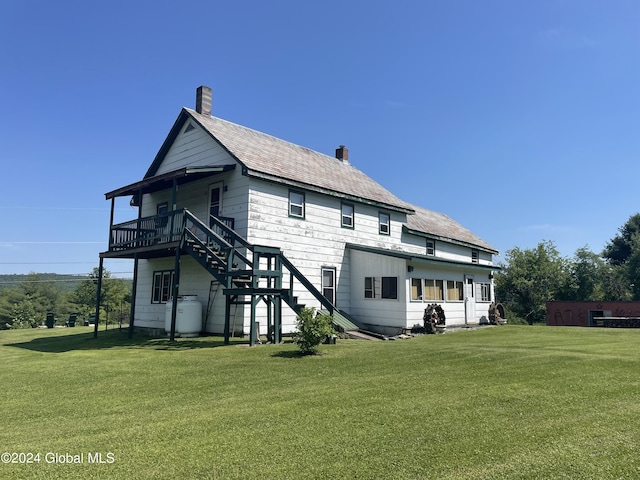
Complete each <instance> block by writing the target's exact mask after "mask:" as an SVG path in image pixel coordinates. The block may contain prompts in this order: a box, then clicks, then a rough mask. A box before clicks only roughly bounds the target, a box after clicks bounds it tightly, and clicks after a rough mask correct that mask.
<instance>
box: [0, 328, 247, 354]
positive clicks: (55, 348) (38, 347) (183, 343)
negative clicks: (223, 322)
mask: <svg viewBox="0 0 640 480" xmlns="http://www.w3.org/2000/svg"><path fill="white" fill-rule="evenodd" d="M246 342H247V340H246V339H245V340H242V339H232V341H231V343H230V344H229V345H227V346H233V345H238V344H241V343H246ZM4 346H6V347H15V348H23V349H26V350H32V351H36V352H43V353H64V352H70V351H78V350H108V349H150V350H173V351H176V350H193V349H199V348H217V347H222V346H225V343H224V340H223V339H222V338H219V337H198V338H179V339H176V340H175V341H173V342H171V341H170V340H169V339H168V338H163V337H157V338H153V337H148V336H144V335H139V334H137V335H134V336H133V338H128V336H127V334H126V333H125V332H120V331H117V330H114V331H112V332H100V335H99V336H98V338H94V337H93V333H92V332H89V333H81V334H72V335H60V336H55V337H38V338H34V339H33V340H30V341H28V342H18V343H7V344H5V345H4Z"/></svg>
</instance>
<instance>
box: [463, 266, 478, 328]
mask: <svg viewBox="0 0 640 480" xmlns="http://www.w3.org/2000/svg"><path fill="white" fill-rule="evenodd" d="M475 289H476V285H475V282H474V281H473V277H470V276H465V278H464V323H465V324H468V323H475V321H476V297H475Z"/></svg>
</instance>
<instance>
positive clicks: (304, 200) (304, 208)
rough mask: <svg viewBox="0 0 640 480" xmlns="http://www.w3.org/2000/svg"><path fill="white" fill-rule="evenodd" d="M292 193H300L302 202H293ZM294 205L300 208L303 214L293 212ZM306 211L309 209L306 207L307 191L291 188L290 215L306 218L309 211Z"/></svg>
mask: <svg viewBox="0 0 640 480" xmlns="http://www.w3.org/2000/svg"><path fill="white" fill-rule="evenodd" d="M292 195H300V196H301V197H302V203H300V204H297V203H293V201H292V198H291V196H292ZM292 207H297V208H300V210H301V211H302V213H301V214H298V213H293V212H292ZM306 211H307V208H306V198H305V193H304V192H302V191H300V190H289V216H290V217H292V218H301V219H302V220H304V219H305V216H306V213H307V212H306Z"/></svg>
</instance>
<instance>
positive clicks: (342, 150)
mask: <svg viewBox="0 0 640 480" xmlns="http://www.w3.org/2000/svg"><path fill="white" fill-rule="evenodd" d="M336 158H337V159H338V160H341V161H342V162H344V163H346V164H349V150H347V147H345V146H344V145H340V146H339V147H338V148H336Z"/></svg>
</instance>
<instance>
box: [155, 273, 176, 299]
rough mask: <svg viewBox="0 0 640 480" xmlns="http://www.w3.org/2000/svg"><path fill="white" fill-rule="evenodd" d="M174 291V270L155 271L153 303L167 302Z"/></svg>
mask: <svg viewBox="0 0 640 480" xmlns="http://www.w3.org/2000/svg"><path fill="white" fill-rule="evenodd" d="M172 292H173V270H164V271H158V272H153V287H152V293H151V303H166V302H167V301H168V300H169V299H170V298H171V293H172Z"/></svg>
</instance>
